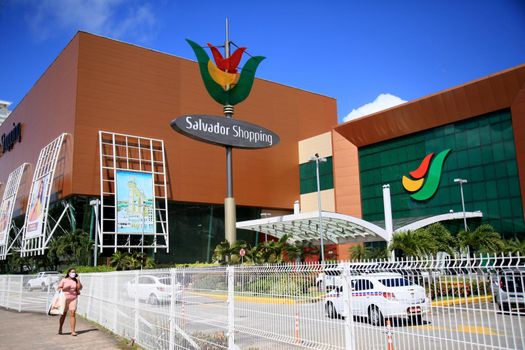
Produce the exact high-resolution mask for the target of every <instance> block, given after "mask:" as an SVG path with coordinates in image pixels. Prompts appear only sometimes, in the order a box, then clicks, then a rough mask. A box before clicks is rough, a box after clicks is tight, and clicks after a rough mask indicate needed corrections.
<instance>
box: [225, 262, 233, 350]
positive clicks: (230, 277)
mask: <svg viewBox="0 0 525 350" xmlns="http://www.w3.org/2000/svg"><path fill="white" fill-rule="evenodd" d="M226 271H227V273H228V349H230V350H234V349H235V322H234V321H235V320H234V318H235V278H234V277H235V275H234V268H233V266H228V267H227V269H226Z"/></svg>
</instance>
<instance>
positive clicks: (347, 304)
mask: <svg viewBox="0 0 525 350" xmlns="http://www.w3.org/2000/svg"><path fill="white" fill-rule="evenodd" d="M343 300H344V303H343V304H344V313H345V326H344V327H345V345H346V347H345V348H346V349H347V350H355V348H356V347H355V332H354V316H353V313H352V283H351V280H350V267H349V266H344V267H343Z"/></svg>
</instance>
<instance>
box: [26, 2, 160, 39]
mask: <svg viewBox="0 0 525 350" xmlns="http://www.w3.org/2000/svg"><path fill="white" fill-rule="evenodd" d="M26 20H27V22H28V24H29V26H30V29H31V31H32V32H33V34H34V35H35V37H36V38H37V39H38V40H42V41H43V40H46V39H48V38H50V37H52V36H53V35H54V33H56V32H57V31H63V30H75V31H77V30H83V31H87V32H91V33H95V34H99V35H103V36H108V37H111V38H115V39H121V40H124V39H125V38H128V39H129V40H133V41H140V42H145V41H147V40H148V39H149V38H150V37H151V36H152V35H154V33H155V30H156V26H157V22H156V18H155V15H154V14H153V12H152V10H151V8H150V5H149V4H148V3H146V2H142V3H135V2H130V1H124V0H41V1H39V2H38V5H36V6H33V8H32V9H31V10H30V11H29V12H28V14H27V15H26Z"/></svg>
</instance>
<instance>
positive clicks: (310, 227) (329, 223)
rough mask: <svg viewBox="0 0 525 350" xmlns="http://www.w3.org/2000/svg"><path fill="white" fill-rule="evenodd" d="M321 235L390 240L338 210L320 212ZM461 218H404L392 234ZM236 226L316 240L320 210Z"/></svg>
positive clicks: (335, 238)
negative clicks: (334, 211)
mask: <svg viewBox="0 0 525 350" xmlns="http://www.w3.org/2000/svg"><path fill="white" fill-rule="evenodd" d="M321 215H322V226H323V237H324V239H325V240H328V241H332V242H334V243H350V242H351V243H360V242H375V241H386V242H388V241H390V237H389V235H388V233H387V232H386V230H385V229H384V228H382V227H381V226H378V225H376V224H374V223H371V222H368V221H365V220H362V219H359V218H356V217H354V216H350V215H344V214H339V213H333V212H327V211H323V212H321ZM465 217H466V218H467V219H468V218H481V217H483V213H481V212H480V211H476V212H465ZM460 219H463V212H456V213H447V214H441V215H435V216H430V217H423V218H415V219H412V220H411V219H405V220H403V224H404V225H403V226H401V227H396V229H395V231H394V234H395V233H397V232H402V231H409V230H417V229H418V228H422V227H425V226H428V225H431V224H433V223H436V222H441V221H448V220H460ZM237 228H238V229H243V230H251V231H257V232H261V233H267V234H269V235H271V236H274V237H277V238H281V237H282V236H284V235H285V234H287V235H290V241H291V242H296V241H315V242H317V241H319V240H320V237H319V212H318V211H313V212H307V213H300V214H291V215H284V216H275V217H269V218H264V219H257V220H249V221H241V222H238V223H237Z"/></svg>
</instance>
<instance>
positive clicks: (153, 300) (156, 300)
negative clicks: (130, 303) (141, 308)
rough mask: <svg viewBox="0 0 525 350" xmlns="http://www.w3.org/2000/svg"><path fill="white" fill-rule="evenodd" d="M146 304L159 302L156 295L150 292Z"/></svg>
mask: <svg viewBox="0 0 525 350" xmlns="http://www.w3.org/2000/svg"><path fill="white" fill-rule="evenodd" d="M148 304H150V305H158V304H159V299H157V297H156V296H155V294H151V295H150V296H149V298H148Z"/></svg>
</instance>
